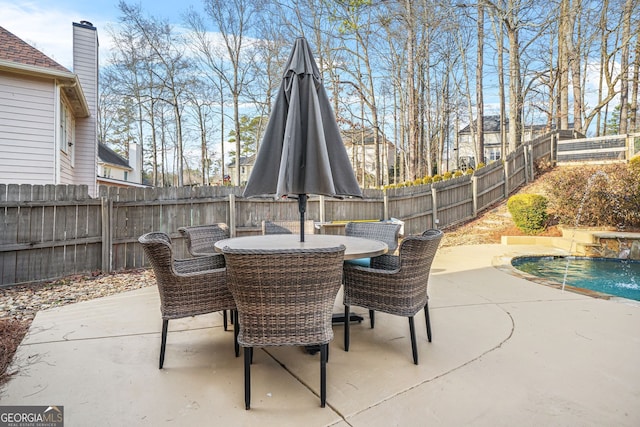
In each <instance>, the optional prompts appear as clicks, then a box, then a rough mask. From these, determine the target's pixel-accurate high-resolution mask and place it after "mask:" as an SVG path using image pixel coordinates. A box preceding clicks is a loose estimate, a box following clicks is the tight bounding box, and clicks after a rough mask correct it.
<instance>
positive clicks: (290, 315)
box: [223, 245, 345, 409]
mask: <svg viewBox="0 0 640 427" xmlns="http://www.w3.org/2000/svg"><path fill="white" fill-rule="evenodd" d="M344 250H345V247H344V245H340V246H338V247H335V248H325V249H290V250H266V249H265V250H243V249H231V248H228V247H227V248H224V249H223V252H224V256H225V258H226V263H227V273H228V282H227V283H228V286H229V288H230V289H231V293H232V294H233V296H234V298H235V300H236V304H237V307H238V311H237V313H238V319H237V320H238V321H237V322H236V325H238V327H239V331H238V334H237V336H238V343H239V344H240V346H242V347H245V351H244V389H245V391H244V399H245V407H246V409H249V408H250V404H251V362H252V359H253V348H254V347H264V346H305V347H316V346H319V347H320V406H321V407H323V408H324V407H325V403H326V364H327V358H328V351H329V342H330V341H331V340H332V339H333V329H332V327H331V315H332V308H333V305H334V302H335V298H336V295H337V293H338V289H339V288H340V279H341V277H342V260H343V257H344Z"/></svg>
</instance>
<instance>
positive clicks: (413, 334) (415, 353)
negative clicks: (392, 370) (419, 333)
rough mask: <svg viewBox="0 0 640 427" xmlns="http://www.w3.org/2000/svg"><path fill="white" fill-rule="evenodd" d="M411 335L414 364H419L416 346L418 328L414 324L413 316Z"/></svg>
mask: <svg viewBox="0 0 640 427" xmlns="http://www.w3.org/2000/svg"><path fill="white" fill-rule="evenodd" d="M409 333H410V334H411V352H412V353H413V363H414V364H415V365H417V364H418V346H417V345H416V327H415V325H414V323H413V316H410V317H409Z"/></svg>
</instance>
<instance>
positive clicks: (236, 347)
mask: <svg viewBox="0 0 640 427" xmlns="http://www.w3.org/2000/svg"><path fill="white" fill-rule="evenodd" d="M231 318H232V319H234V320H235V321H234V322H233V349H234V350H235V352H236V357H238V356H240V345H239V344H238V333H239V332H240V327H239V326H238V310H231Z"/></svg>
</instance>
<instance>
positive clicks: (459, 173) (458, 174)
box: [453, 169, 464, 178]
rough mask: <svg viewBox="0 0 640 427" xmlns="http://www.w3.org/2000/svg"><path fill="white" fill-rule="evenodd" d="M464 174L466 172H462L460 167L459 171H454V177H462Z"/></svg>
mask: <svg viewBox="0 0 640 427" xmlns="http://www.w3.org/2000/svg"><path fill="white" fill-rule="evenodd" d="M462 175H464V172H462V171H461V170H460V169H458V170H457V171H455V172H454V173H453V177H454V178H458V177H461V176H462Z"/></svg>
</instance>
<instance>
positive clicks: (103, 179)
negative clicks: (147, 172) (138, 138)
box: [98, 142, 146, 187]
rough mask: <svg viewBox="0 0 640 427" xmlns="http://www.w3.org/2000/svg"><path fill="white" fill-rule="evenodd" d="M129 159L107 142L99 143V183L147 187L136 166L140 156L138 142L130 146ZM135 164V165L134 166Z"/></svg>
mask: <svg viewBox="0 0 640 427" xmlns="http://www.w3.org/2000/svg"><path fill="white" fill-rule="evenodd" d="M129 157H130V159H129V160H127V159H125V158H124V157H122V156H121V155H119V154H118V153H116V152H115V151H113V150H112V149H111V148H109V147H108V146H107V145H106V144H103V143H101V142H99V143H98V185H110V186H115V187H146V185H142V184H141V179H140V176H139V174H138V173H137V171H139V170H140V169H139V168H136V167H135V166H136V164H137V158H138V144H131V145H130V146H129ZM132 165H133V166H132Z"/></svg>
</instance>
